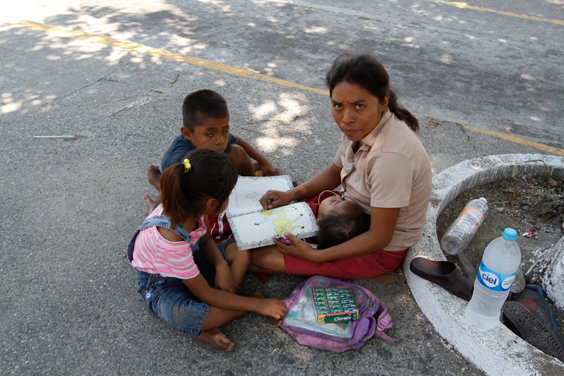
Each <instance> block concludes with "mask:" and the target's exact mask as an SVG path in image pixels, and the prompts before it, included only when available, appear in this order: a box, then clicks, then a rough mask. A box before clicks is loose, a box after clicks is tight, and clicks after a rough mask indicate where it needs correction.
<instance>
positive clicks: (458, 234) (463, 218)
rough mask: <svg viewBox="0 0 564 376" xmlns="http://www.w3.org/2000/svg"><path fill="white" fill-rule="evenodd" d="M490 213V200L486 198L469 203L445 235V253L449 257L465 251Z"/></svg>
mask: <svg viewBox="0 0 564 376" xmlns="http://www.w3.org/2000/svg"><path fill="white" fill-rule="evenodd" d="M488 213H489V208H488V200H486V199H485V198H483V197H480V198H479V199H477V200H471V201H469V202H468V203H467V204H466V206H465V207H464V209H462V211H461V212H460V214H459V215H458V218H456V220H455V221H454V222H453V224H452V225H450V227H449V228H448V229H447V230H446V232H445V234H444V235H443V238H442V239H441V247H442V248H443V251H445V252H446V253H448V254H449V255H457V254H459V253H460V252H462V251H464V249H465V248H466V247H467V246H468V244H470V242H471V241H472V238H473V237H474V235H476V232H477V231H478V229H479V228H480V226H481V225H482V223H483V222H484V219H486V217H487V216H488Z"/></svg>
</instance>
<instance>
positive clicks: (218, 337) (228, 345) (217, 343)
mask: <svg viewBox="0 0 564 376" xmlns="http://www.w3.org/2000/svg"><path fill="white" fill-rule="evenodd" d="M251 296H253V297H255V298H258V297H259V296H254V295H251ZM260 297H263V296H262V295H260ZM263 298H264V297H263ZM246 312H247V311H231V310H228V309H223V308H218V307H213V306H210V312H209V313H208V316H207V317H206V320H205V321H204V323H203V324H202V327H201V329H200V330H201V334H200V336H199V337H196V338H197V339H200V340H202V341H205V342H207V343H209V344H210V345H212V346H214V347H215V348H217V349H219V350H221V351H231V350H232V349H233V346H234V345H235V344H234V343H233V342H232V341H231V340H230V339H229V338H227V336H226V335H225V334H223V333H222V332H221V331H220V330H219V327H220V326H221V325H223V324H225V323H227V322H229V321H231V320H234V319H235V318H237V317H239V316H241V315H243V314H244V313H246Z"/></svg>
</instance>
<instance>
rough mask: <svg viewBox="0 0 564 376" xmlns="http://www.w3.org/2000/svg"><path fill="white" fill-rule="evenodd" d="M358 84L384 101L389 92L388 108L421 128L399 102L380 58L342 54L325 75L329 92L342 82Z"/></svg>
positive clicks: (413, 125)
mask: <svg viewBox="0 0 564 376" xmlns="http://www.w3.org/2000/svg"><path fill="white" fill-rule="evenodd" d="M343 81H345V82H348V83H350V84H356V85H359V86H361V87H362V88H364V89H366V90H368V91H369V92H370V94H372V95H374V96H375V97H376V98H378V100H379V101H380V103H382V102H383V101H384V99H385V97H386V94H389V95H390V96H389V99H388V108H389V109H390V111H392V112H393V113H394V115H396V117H397V118H398V119H400V120H402V121H404V122H405V123H406V124H407V125H408V126H409V127H410V128H411V129H412V130H413V131H417V129H418V128H419V122H418V121H417V119H416V118H415V117H414V116H413V115H412V114H411V113H410V112H409V111H407V110H406V109H405V108H403V107H401V106H400V104H399V103H398V98H397V96H396V93H394V92H393V91H392V90H391V89H390V77H389V76H388V72H386V69H385V68H384V66H383V65H382V64H380V62H379V61H378V60H376V59H375V58H373V57H372V56H370V55H366V54H364V55H350V54H342V55H341V56H339V57H338V58H336V59H335V61H334V62H333V66H332V67H331V69H329V72H327V75H326V76H325V82H326V83H327V86H328V87H329V94H330V95H332V94H333V89H334V88H335V86H337V84H339V83H341V82H343Z"/></svg>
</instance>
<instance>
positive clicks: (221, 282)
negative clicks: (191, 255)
mask: <svg viewBox="0 0 564 376" xmlns="http://www.w3.org/2000/svg"><path fill="white" fill-rule="evenodd" d="M215 288H217V289H220V290H223V291H228V292H230V293H233V294H235V293H236V292H237V289H238V288H239V286H237V283H236V282H235V278H233V273H231V269H230V268H229V265H228V264H227V263H223V264H221V265H219V266H216V268H215Z"/></svg>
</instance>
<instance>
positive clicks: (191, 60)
mask: <svg viewBox="0 0 564 376" xmlns="http://www.w3.org/2000/svg"><path fill="white" fill-rule="evenodd" d="M10 24H12V25H16V26H21V27H26V28H28V29H32V30H40V31H45V32H48V33H50V34H54V35H57V36H61V37H66V38H72V39H78V40H83V41H86V42H88V43H97V44H103V45H106V46H111V47H117V48H121V49H124V50H128V51H135V52H139V53H142V54H144V55H150V56H155V57H159V58H162V59H166V60H172V61H178V62H181V63H186V64H192V65H197V66H199V67H202V68H207V69H211V70H215V71H219V72H223V73H228V74H231V75H234V76H239V77H248V78H252V79H255V80H259V81H264V82H269V83H272V84H277V85H281V86H286V87H292V88H297V89H302V90H307V91H313V92H315V93H319V94H323V95H329V92H328V91H326V90H321V89H316V88H312V87H308V86H303V85H299V84H296V83H294V82H290V81H286V80H281V79H279V78H276V77H271V76H267V75H265V74H260V73H256V72H253V71H251V70H248V69H241V68H235V67H231V66H229V65H225V64H220V63H216V62H214V61H210V60H205V59H200V58H197V57H192V56H188V55H183V54H179V53H175V52H170V51H166V50H160V49H158V48H153V47H149V46H144V45H142V44H137V43H132V42H124V41H121V40H118V39H114V38H110V37H106V36H104V35H99V34H92V33H87V32H84V31H78V30H73V29H69V28H67V27H62V26H53V25H46V24H42V23H38V22H33V21H25V20H21V21H17V22H10Z"/></svg>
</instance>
